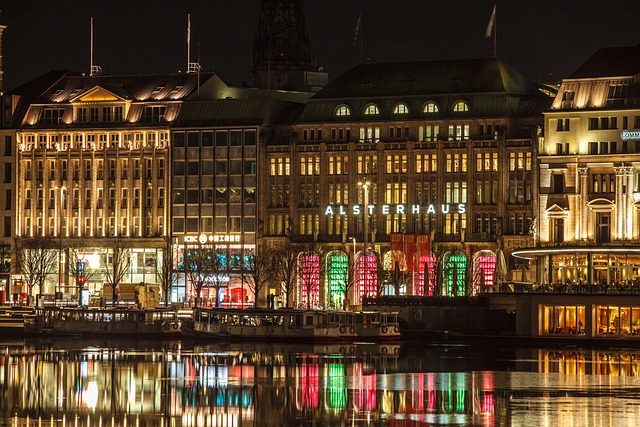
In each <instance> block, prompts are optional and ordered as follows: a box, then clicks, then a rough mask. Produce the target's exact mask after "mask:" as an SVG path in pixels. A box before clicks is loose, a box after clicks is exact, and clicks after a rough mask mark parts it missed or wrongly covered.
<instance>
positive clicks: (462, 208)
mask: <svg viewBox="0 0 640 427" xmlns="http://www.w3.org/2000/svg"><path fill="white" fill-rule="evenodd" d="M466 212H467V205H465V204H464V203H460V204H459V205H458V213H461V214H463V213H466Z"/></svg>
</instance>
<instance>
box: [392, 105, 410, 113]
mask: <svg viewBox="0 0 640 427" xmlns="http://www.w3.org/2000/svg"><path fill="white" fill-rule="evenodd" d="M393 114H409V107H407V104H405V103H404V102H400V103H398V104H396V106H395V107H393Z"/></svg>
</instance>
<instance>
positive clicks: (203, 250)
mask: <svg viewBox="0 0 640 427" xmlns="http://www.w3.org/2000/svg"><path fill="white" fill-rule="evenodd" d="M225 255H226V253H225V252H224V251H222V250H217V251H214V250H213V248H212V247H211V246H208V245H201V244H199V245H197V246H195V247H191V248H189V250H187V251H186V252H185V254H184V259H183V263H182V264H183V268H184V272H185V275H186V277H187V280H189V281H190V282H191V283H192V286H193V288H194V289H195V291H196V306H199V304H200V301H201V297H202V290H203V289H204V287H205V286H208V287H210V288H213V289H215V291H216V297H215V301H216V307H217V306H219V304H220V289H222V288H225V287H227V286H228V284H229V265H228V258H229V257H228V256H225Z"/></svg>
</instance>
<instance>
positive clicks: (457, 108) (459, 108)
mask: <svg viewBox="0 0 640 427" xmlns="http://www.w3.org/2000/svg"><path fill="white" fill-rule="evenodd" d="M466 111H469V105H468V104H467V103H466V102H464V101H457V102H456V103H455V104H453V112H454V113H463V112H466Z"/></svg>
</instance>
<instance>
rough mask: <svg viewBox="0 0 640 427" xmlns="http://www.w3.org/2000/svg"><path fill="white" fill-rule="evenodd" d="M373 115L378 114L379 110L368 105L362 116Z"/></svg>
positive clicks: (375, 106) (373, 105)
mask: <svg viewBox="0 0 640 427" xmlns="http://www.w3.org/2000/svg"><path fill="white" fill-rule="evenodd" d="M375 114H380V109H379V108H378V106H377V105H376V104H369V105H367V106H366V107H365V108H364V115H365V116H372V115H375Z"/></svg>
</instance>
